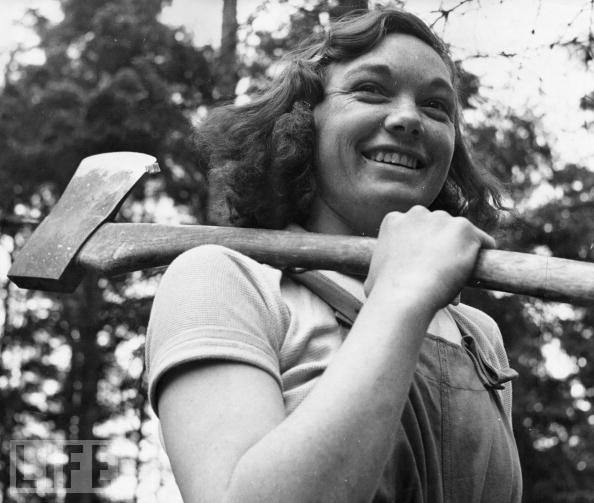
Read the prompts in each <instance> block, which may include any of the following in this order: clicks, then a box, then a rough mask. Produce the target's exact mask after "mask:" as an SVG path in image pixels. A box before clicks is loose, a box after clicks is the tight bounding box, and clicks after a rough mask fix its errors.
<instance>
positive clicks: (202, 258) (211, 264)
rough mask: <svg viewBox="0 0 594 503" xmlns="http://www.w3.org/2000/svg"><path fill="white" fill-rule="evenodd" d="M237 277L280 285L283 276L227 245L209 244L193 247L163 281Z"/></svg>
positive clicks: (179, 257)
mask: <svg viewBox="0 0 594 503" xmlns="http://www.w3.org/2000/svg"><path fill="white" fill-rule="evenodd" d="M177 274H182V275H183V276H184V277H187V275H188V274H190V275H193V274H201V275H212V276H217V275H219V274H237V275H240V276H241V275H243V276H248V277H254V278H266V279H267V280H269V281H271V282H272V283H273V284H275V283H276V284H278V283H279V281H280V278H281V276H282V272H281V271H280V270H279V269H275V268H273V267H270V266H268V265H266V264H262V263H260V262H257V261H256V260H253V259H252V258H250V257H248V256H247V255H244V254H243V253H240V252H238V251H235V250H232V249H230V248H227V247H225V246H221V245H214V244H207V245H201V246H197V247H195V248H191V249H189V250H187V251H185V252H184V253H182V254H181V255H179V256H178V257H176V258H175V260H173V262H171V264H170V266H169V267H168V268H167V271H166V272H165V275H164V278H166V277H168V276H172V275H177Z"/></svg>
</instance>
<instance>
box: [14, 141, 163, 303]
mask: <svg viewBox="0 0 594 503" xmlns="http://www.w3.org/2000/svg"><path fill="white" fill-rule="evenodd" d="M157 171H159V165H158V164H157V160H156V159H155V158H154V157H153V156H151V155H147V154H141V153H138V152H110V153H105V154H97V155H93V156H90V157H86V158H85V159H83V160H82V161H81V163H80V164H79V166H78V168H77V170H76V172H75V174H74V176H73V178H72V180H71V181H70V183H69V184H68V186H67V187H66V189H65V190H64V193H63V194H62V196H61V197H60V200H59V201H58V202H57V203H56V205H55V206H54V208H53V209H52V211H51V212H50V213H49V215H48V216H47V217H46V218H45V219H44V220H43V222H41V224H39V226H38V227H37V228H36V229H35V231H34V232H33V235H32V236H31V238H30V239H29V240H28V241H27V243H26V244H25V246H24V247H23V248H22V249H21V250H20V251H19V253H18V254H17V255H16V258H15V261H14V263H13V264H12V267H11V268H10V271H9V272H8V277H9V278H10V279H11V280H12V281H13V282H14V283H15V284H16V285H17V286H19V287H21V288H31V289H39V290H51V291H57V292H73V291H74V290H75V289H76V287H77V286H78V284H79V283H80V281H81V279H82V277H83V275H84V271H83V270H82V268H81V267H80V266H78V265H77V263H76V261H75V258H76V255H77V253H78V251H79V250H80V248H81V247H82V246H83V244H84V243H85V242H86V241H87V240H88V238H89V237H90V236H91V235H92V234H93V232H95V231H96V230H97V229H98V228H99V227H100V226H101V224H103V223H104V222H105V221H107V220H109V219H110V218H112V217H113V216H114V215H115V214H116V213H117V211H118V209H119V207H120V205H121V204H122V202H123V200H124V199H125V198H126V196H127V195H128V193H129V192H130V191H131V190H132V187H134V185H135V184H136V182H138V180H139V179H140V178H141V177H142V176H143V175H144V174H145V173H155V172H157Z"/></svg>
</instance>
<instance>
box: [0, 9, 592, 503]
mask: <svg viewBox="0 0 594 503" xmlns="http://www.w3.org/2000/svg"><path fill="white" fill-rule="evenodd" d="M379 4H392V5H397V6H403V7H405V8H407V9H409V10H411V11H413V12H415V13H417V14H419V15H420V16H421V17H422V18H423V19H424V20H425V21H426V22H428V23H429V24H431V25H432V26H433V28H434V29H435V30H436V31H437V33H438V34H440V35H441V36H442V37H443V38H444V39H445V40H446V42H448V43H449V44H450V46H451V48H452V52H453V54H454V57H455V59H456V61H457V62H458V64H459V66H460V68H461V69H462V71H463V75H464V79H463V92H464V96H463V105H464V114H465V118H466V121H467V126H466V129H467V133H468V137H469V139H470V141H471V142H472V144H473V146H474V151H475V157H476V159H477V160H478V162H480V163H482V164H483V165H485V166H488V167H489V168H490V169H492V170H493V171H494V172H496V173H497V174H498V175H499V176H500V177H501V178H502V180H503V181H504V183H505V186H506V189H507V196H506V203H507V204H508V205H509V206H510V207H512V208H513V211H512V212H510V213H509V214H508V215H505V216H504V218H503V222H502V226H501V230H500V231H499V232H498V235H497V239H498V242H499V246H500V247H501V248H506V249H511V250H519V251H527V252H532V253H538V254H543V255H555V256H558V257H565V258H572V259H579V260H589V261H592V260H594V248H593V243H594V141H592V132H593V131H594V78H592V74H593V72H592V70H593V65H594V64H593V62H592V59H593V57H594V30H593V22H594V1H592V0H567V1H565V2H553V1H542V0H541V1H529V0H522V1H518V0H516V1H512V0H498V1H480V0H457V1H445V0H443V1H441V0H420V1H419V0H415V1H412V0H411V1H400V2H374V1H369V2H367V1H354V0H349V1H338V0H334V1H331V0H225V1H223V0H0V7H1V11H2V19H1V20H0V441H1V443H0V502H2V503H4V502H9V501H10V502H12V501H14V502H25V501H26V502H42V501H43V502H46V501H47V502H62V501H67V502H83V503H87V502H88V503H90V502H103V501H121V502H124V501H126V502H127V501H138V502H158V501H163V502H164V501H167V502H175V501H180V498H179V494H178V493H177V490H176V488H175V485H174V483H173V480H172V476H171V473H170V470H169V468H168V464H167V459H166V456H165V455H164V454H163V451H162V449H161V447H160V444H159V440H158V435H157V424H156V421H155V420H154V417H153V415H152V412H151V411H150V410H149V408H148V404H147V399H146V387H145V382H144V375H143V365H144V364H143V349H144V337H145V331H146V323H147V320H148V315H149V310H150V306H151V301H152V295H153V294H154V291H155V288H156V285H157V284H158V280H159V274H160V272H161V271H158V270H156V271H145V272H138V273H134V274H131V275H129V276H125V277H118V278H114V279H110V280H107V279H104V278H98V277H92V276H91V277H88V278H87V279H86V280H85V282H84V283H83V284H82V285H81V286H80V287H79V288H78V290H77V291H76V292H75V293H74V294H71V295H58V294H47V293H44V292H39V291H27V290H21V289H19V288H17V287H16V286H15V285H13V284H11V283H10V282H9V281H8V280H7V277H6V273H7V270H8V267H9V265H10V263H11V260H12V257H13V255H14V254H15V253H17V252H18V249H19V247H21V246H22V244H23V242H24V241H26V239H27V238H28V236H29V235H30V233H31V232H32V230H33V229H34V228H35V226H36V224H37V223H38V222H39V220H40V219H41V218H43V216H44V215H46V214H47V213H48V211H49V210H50V208H51V207H52V205H53V204H54V203H55V201H56V200H57V197H58V196H59V194H60V193H61V191H62V190H63V189H64V187H65V185H66V183H67V182H68V180H69V179H70V177H71V176H72V174H73V172H74V170H75V168H76V166H77V165H78V163H79V162H80V160H81V159H82V158H83V157H85V156H88V155H92V154H96V153H100V152H108V151H116V150H133V151H140V152H145V153H148V154H152V155H154V156H156V157H157V159H158V160H159V163H160V166H161V168H162V173H161V174H159V175H158V176H153V177H150V178H147V179H145V180H144V181H143V182H141V183H140V184H139V187H138V188H136V189H135V191H134V192H133V194H132V195H131V197H130V198H129V200H128V201H127V202H126V203H125V205H124V206H123V208H122V210H121V212H120V216H119V218H120V219H121V220H126V221H132V222H159V223H205V222H214V223H224V219H225V209H224V206H223V205H222V204H221V201H220V198H217V194H216V190H215V189H216V185H217V183H216V180H209V179H208V174H207V173H203V172H200V171H199V170H198V169H197V167H196V166H197V162H196V160H197V158H198V154H199V153H198V152H196V150H195V148H194V146H193V143H192V130H193V128H194V127H195V126H196V125H197V124H199V123H200V121H201V120H203V119H204V118H205V117H206V116H207V115H208V113H209V110H210V109H212V107H214V106H216V105H218V104H222V103H226V102H229V101H237V102H242V101H246V100H249V99H250V98H249V96H250V94H252V93H254V92H256V91H257V90H258V89H260V88H261V87H262V86H263V85H264V84H265V82H266V81H267V79H268V78H269V77H270V76H271V75H273V74H274V72H275V71H277V70H278V65H277V63H276V62H277V61H278V58H279V57H280V56H282V55H283V54H284V53H285V52H286V51H287V50H288V49H291V48H293V47H294V46H295V44H296V43H297V42H298V41H299V40H301V39H303V38H304V37H305V36H306V35H307V34H309V33H311V32H313V31H316V30H324V29H325V27H326V26H327V24H328V22H329V20H331V19H333V18H335V17H337V16H339V15H341V14H343V13H345V12H347V11H348V10H350V9H352V8H356V7H365V6H370V7H373V6H375V5H379ZM463 300H464V301H465V302H467V303H470V304H473V305H475V306H478V307H480V308H481V309H483V310H484V311H486V312H487V313H489V314H490V315H491V316H493V317H494V318H495V319H496V320H497V322H498V323H499V325H500V327H501V329H502V332H503V335H504V339H505V342H506V345H507V348H508V352H509V355H510V359H511V364H512V366H513V367H514V368H515V369H516V370H517V371H518V372H519V373H520V378H519V379H518V380H517V381H516V382H515V389H514V391H515V396H514V398H515V403H514V417H513V423H514V430H515V435H516V438H517V441H518V447H519V451H520V456H521V458H522V464H523V474H524V485H525V494H524V501H526V502H539V503H543V502H544V503H547V502H551V503H552V502H555V503H558V502H592V501H594V411H593V410H592V398H593V396H594V340H593V337H592V336H593V334H594V310H592V309H586V308H583V307H576V306H570V305H567V304H558V303H545V302H543V301H540V300H537V299H533V298H525V297H520V296H512V295H507V294H502V293H498V292H485V291H480V290H470V289H469V290H468V291H465V292H464V295H463ZM197 413H199V411H197ZM469 420H472V419H471V418H469ZM36 439H51V440H52V441H55V449H54V451H55V452H50V453H49V454H48V455H47V456H46V457H45V458H43V459H44V461H40V462H38V463H37V462H35V461H31V460H28V461H27V460H20V461H19V463H18V464H15V463H13V464H12V465H11V459H10V454H11V449H10V441H11V440H12V441H14V440H17V441H21V440H36ZM92 439H96V440H98V441H101V442H103V443H102V447H101V449H100V450H99V451H98V452H97V456H98V458H99V459H102V460H105V459H109V460H111V461H110V462H112V463H113V462H114V460H115V463H116V464H117V470H116V471H115V472H114V473H115V474H114V476H113V477H111V479H110V480H109V481H107V483H104V484H103V485H104V486H105V487H104V488H103V490H102V491H101V492H100V493H97V494H64V493H63V492H58V493H56V492H55V491H53V489H54V488H53V487H52V485H51V483H50V478H51V473H52V470H51V469H48V466H49V467H51V466H53V467H54V468H55V470H59V468H60V466H61V465H63V464H64V456H63V453H61V451H60V447H59V445H60V444H59V441H66V440H92ZM13 461H14V460H13ZM11 467H13V468H14V467H16V469H17V472H14V471H13V475H16V476H18V477H20V479H19V480H21V481H25V482H22V484H25V485H27V484H28V485H29V486H30V487H31V488H32V491H33V492H31V493H28V494H22V493H18V492H16V491H15V490H14V488H11V483H10V474H11V470H10V468H11ZM94 476H96V477H98V476H99V473H98V472H96V473H95V474H94ZM27 481H29V482H27ZM97 483H98V484H99V485H101V484H102V482H101V481H99V480H98V481H97ZM44 488H45V489H44Z"/></svg>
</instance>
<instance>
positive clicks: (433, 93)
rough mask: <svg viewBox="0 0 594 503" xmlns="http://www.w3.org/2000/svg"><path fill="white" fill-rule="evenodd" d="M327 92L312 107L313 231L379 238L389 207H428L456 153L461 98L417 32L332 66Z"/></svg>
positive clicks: (393, 38) (389, 39) (393, 37)
mask: <svg viewBox="0 0 594 503" xmlns="http://www.w3.org/2000/svg"><path fill="white" fill-rule="evenodd" d="M325 91H326V96H325V98H324V100H323V101H322V102H321V103H320V104H319V105H318V106H317V107H316V108H315V109H314V119H315V125H316V141H317V144H316V148H317V151H316V182H317V196H316V199H315V201H314V204H313V210H312V215H311V219H310V222H309V227H310V229H311V230H315V231H318V232H328V233H343V234H365V235H375V234H377V230H378V228H379V225H380V223H381V221H382V219H383V217H384V215H385V214H386V213H388V212H389V211H403V212H404V211H407V210H408V209H409V208H411V207H412V206H414V205H416V204H421V205H424V206H429V205H430V204H431V203H432V202H433V201H434V200H435V198H436V197H437V195H438V193H439V192H440V190H441V188H442V186H443V184H444V182H445V180H446V177H447V174H448V170H449V166H450V163H451V160H452V155H453V152H454V137H455V133H454V118H455V114H456V97H455V93H454V90H453V88H452V84H451V76H450V72H449V69H448V67H447V66H446V64H445V63H444V61H443V60H442V59H441V57H440V56H439V55H438V54H437V53H436V52H435V51H434V50H433V49H432V48H431V47H430V46H428V45H427V44H425V43H424V42H422V41H421V40H419V39H417V38H415V37H412V36H410V35H404V34H391V35H388V36H387V37H386V38H385V39H384V40H383V41H382V42H381V43H380V44H379V45H378V46H377V47H375V48H374V49H373V50H372V51H370V52H368V53H366V54H364V55H362V56H360V57H358V58H356V59H354V60H352V61H349V62H346V63H336V64H332V65H330V67H329V68H328V73H327V77H326V85H325Z"/></svg>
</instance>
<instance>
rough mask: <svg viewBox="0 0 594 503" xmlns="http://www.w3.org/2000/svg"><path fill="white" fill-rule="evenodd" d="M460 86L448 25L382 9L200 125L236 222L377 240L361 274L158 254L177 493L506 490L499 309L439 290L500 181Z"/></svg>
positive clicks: (455, 272)
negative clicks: (444, 33) (442, 27)
mask: <svg viewBox="0 0 594 503" xmlns="http://www.w3.org/2000/svg"><path fill="white" fill-rule="evenodd" d="M457 103H458V99H457V94H456V72H455V67H454V65H453V63H452V61H451V59H450V57H449V56H448V54H447V52H446V50H445V48H444V45H443V44H442V42H441V41H440V40H439V39H438V38H437V37H436V36H435V35H434V34H433V33H432V32H431V30H430V29H429V28H428V27H427V26H426V25H425V24H424V23H423V22H422V21H421V20H419V19H418V18H416V17H414V16H412V15H410V14H408V13H406V12H402V11H399V10H376V11H370V12H359V13H357V14H355V15H353V16H352V17H349V18H347V19H343V20H341V21H339V22H337V23H335V24H334V25H332V26H331V27H330V29H329V31H328V32H327V33H323V34H319V35H316V37H314V38H313V39H311V40H309V41H307V42H306V43H305V44H304V46H303V47H302V48H300V49H298V50H297V51H295V53H294V54H292V55H291V57H290V58H289V59H288V60H287V62H286V66H285V70H284V72H283V74H282V75H280V76H279V78H278V79H277V80H276V81H275V82H273V83H272V84H271V87H270V89H269V90H268V91H267V92H265V93H264V94H262V95H261V96H260V97H258V98H256V99H254V100H253V101H252V102H251V103H249V104H247V105H243V106H230V107H226V108H222V109H219V110H218V111H216V112H214V113H213V114H212V115H211V116H209V118H208V120H207V121H206V122H205V124H203V125H202V126H201V128H200V130H199V131H198V142H199V143H200V147H201V151H203V152H205V160H204V162H206V163H207V164H208V166H209V167H210V168H211V169H214V170H219V171H221V172H222V173H223V174H224V175H225V176H226V179H227V181H228V184H229V187H230V193H229V194H230V195H229V202H230V205H231V210H232V217H233V221H234V222H235V223H236V224H237V225H243V226H261V227H268V228H285V227H286V228H288V229H290V230H293V231H295V232H318V233H328V234H351V235H371V236H377V237H378V241H377V246H376V249H375V251H374V254H373V258H372V262H371V266H370V269H369V273H368V275H367V276H366V277H365V278H356V277H349V276H345V275H339V274H336V273H334V274H333V273H330V272H328V271H315V272H310V273H306V274H305V276H306V277H307V278H309V279H310V281H309V282H308V281H303V279H300V276H301V275H300V274H297V273H296V272H295V271H280V270H277V269H273V268H271V267H269V266H266V265H262V264H259V263H256V262H254V261H253V260H251V259H249V258H247V257H245V256H244V255H241V254H239V253H237V252H233V251H231V250H228V249H225V248H222V247H218V246H204V247H200V248H196V249H194V250H191V251H189V252H186V253H184V254H183V255H181V256H180V257H179V258H178V259H176V260H175V261H174V262H173V263H172V265H171V267H170V268H169V270H168V271H167V273H166V274H165V275H164V277H163V280H162V283H161V285H160V287H159V291H158V292H157V295H156V297H155V302H154V305H153V311H152V314H151V320H150V324H149V329H148V338H147V345H146V351H147V365H148V370H149V396H150V399H151V403H152V405H153V407H154V409H155V411H156V412H157V413H158V415H159V418H160V421H161V426H162V431H163V438H164V441H165V446H166V450H167V452H168V454H169V457H170V460H171V464H172V468H173V471H174V474H175V477H176V481H177V482H178V484H179V486H180V489H181V492H182V495H183V496H184V498H185V499H186V501H241V502H249V501H259V502H261V501H283V502H289V501H295V502H303V501H341V502H348V501H376V502H385V501H414V502H437V503H439V502H442V501H482V502H487V503H489V502H492V503H496V502H497V503H502V502H516V501H519V500H520V497H521V477H520V469H519V464H518V456H517V450H516V446H515V442H514V439H513V435H512V432H511V425H510V400H511V387H510V384H509V382H508V381H509V380H510V379H511V378H512V377H513V376H514V375H515V372H514V371H513V370H511V369H510V368H509V366H508V364H507V359H506V356H505V351H504V349H503V345H502V341H501V335H500V333H499V331H498V329H497V326H496V325H495V323H494V322H493V320H491V319H490V318H489V317H488V316H486V315H485V314H484V313H482V312H479V311H477V310H475V309H472V308H470V307H468V306H464V305H462V304H457V303H456V302H455V301H454V299H455V298H456V296H457V293H458V292H459V290H460V289H461V288H462V286H463V285H464V284H465V282H466V280H467V279H468V277H469V275H470V273H471V271H472V269H473V267H474V265H475V262H476V258H477V254H478V252H479V250H480V249H481V248H483V247H492V246H494V242H493V239H492V238H491V237H490V236H489V235H488V234H486V233H485V232H484V231H483V230H481V229H480V228H479V227H478V226H488V225H490V224H492V223H493V221H494V219H495V217H496V211H497V206H498V201H499V199H498V193H497V191H496V185H495V184H494V183H493V182H492V180H491V178H490V177H489V176H488V174H486V173H483V172H481V171H480V170H478V169H477V168H476V167H475V166H474V165H473V164H472V162H471V160H470V156H469V153H468V151H467V149H466V147H465V145H464V142H463V139H462V136H461V129H460V119H459V111H458V106H457ZM493 202H494V205H492V203H493ZM472 222H473V223H472ZM475 224H476V225H475ZM302 274H303V273H302ZM311 280H314V281H313V282H312V281H311ZM306 285H307V286H306ZM316 285H317V286H316ZM320 285H322V287H320ZM310 288H311V290H310ZM336 297H340V298H341V299H342V301H341V305H342V306H343V307H344V306H345V305H347V307H348V308H347V309H340V308H338V311H335V309H337V307H336V304H335V303H334V302H333V299H335V298H336ZM349 313H351V314H350V315H349ZM353 313H358V314H356V315H355V314H353ZM469 418H471V419H469Z"/></svg>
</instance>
